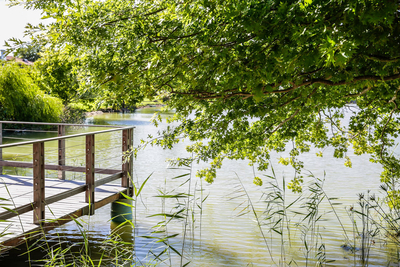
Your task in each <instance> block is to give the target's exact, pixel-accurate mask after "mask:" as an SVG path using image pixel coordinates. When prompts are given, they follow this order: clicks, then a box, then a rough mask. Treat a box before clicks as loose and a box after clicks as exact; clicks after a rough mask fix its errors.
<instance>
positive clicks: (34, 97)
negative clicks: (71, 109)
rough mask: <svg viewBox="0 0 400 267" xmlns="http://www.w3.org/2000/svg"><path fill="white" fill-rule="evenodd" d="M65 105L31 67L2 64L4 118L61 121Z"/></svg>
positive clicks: (0, 108)
mask: <svg viewBox="0 0 400 267" xmlns="http://www.w3.org/2000/svg"><path fill="white" fill-rule="evenodd" d="M62 108H63V106H62V103H61V101H60V99H58V98H56V97H52V96H49V95H47V94H45V93H44V92H42V91H41V90H40V89H39V88H38V86H37V85H36V84H35V83H34V81H33V79H32V78H31V76H30V75H29V70H28V69H26V68H24V67H22V66H19V65H17V64H14V63H6V64H4V65H2V66H0V118H1V120H17V121H42V122H57V121H59V119H60V116H61V113H62Z"/></svg>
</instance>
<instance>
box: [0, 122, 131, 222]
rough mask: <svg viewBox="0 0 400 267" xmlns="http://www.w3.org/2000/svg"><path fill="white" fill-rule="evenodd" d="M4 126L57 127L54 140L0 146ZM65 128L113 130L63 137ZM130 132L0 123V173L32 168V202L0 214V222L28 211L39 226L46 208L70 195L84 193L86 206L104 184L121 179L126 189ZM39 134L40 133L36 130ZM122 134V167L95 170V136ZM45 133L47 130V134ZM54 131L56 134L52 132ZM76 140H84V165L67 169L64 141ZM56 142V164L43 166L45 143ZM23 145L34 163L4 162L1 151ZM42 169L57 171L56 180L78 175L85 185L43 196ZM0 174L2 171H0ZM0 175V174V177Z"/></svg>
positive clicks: (129, 165) (115, 129)
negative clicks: (97, 176) (67, 174)
mask: <svg viewBox="0 0 400 267" xmlns="http://www.w3.org/2000/svg"><path fill="white" fill-rule="evenodd" d="M4 124H27V125H52V126H57V128H58V130H57V134H58V136H57V137H53V138H46V139H39V140H32V141H25V142H18V143H12V144H2V139H3V138H2V130H5V129H2V125H4ZM66 126H79V127H83V126H85V127H108V128H110V127H112V128H114V129H107V130H101V131H94V132H89V133H80V134H73V135H65V127H66ZM133 129H134V127H133V126H132V127H120V126H109V125H82V124H57V123H34V122H11V121H0V171H2V169H1V168H2V167H3V166H10V167H19V168H32V169H33V202H31V203H29V204H26V205H23V206H19V207H17V208H16V209H15V210H14V212H12V211H5V212H2V213H0V220H6V219H9V218H11V217H14V216H17V215H18V214H22V213H26V212H29V211H32V210H33V211H34V212H33V222H34V223H35V224H40V223H41V222H44V220H45V205H49V204H51V203H54V202H57V201H59V200H62V199H65V198H67V197H71V196H73V195H76V194H79V193H82V192H86V193H85V201H86V203H92V204H93V203H94V199H95V195H94V194H95V187H97V186H100V185H104V184H106V183H109V182H112V181H114V180H117V179H121V186H122V187H125V188H129V187H130V186H131V185H130V177H131V174H132V168H133V164H132V161H133V157H132V155H131V154H130V156H126V155H125V154H129V153H128V152H129V151H130V150H131V149H132V146H133ZM25 131H36V132H37V131H38V130H25ZM39 131H40V130H39ZM116 131H121V132H122V148H121V152H122V155H123V159H122V163H121V168H120V169H111V168H96V167H95V160H96V159H95V142H96V141H95V140H96V136H97V135H99V134H103V133H110V132H116ZM47 132H48V131H47ZM53 132H55V131H53ZM76 137H85V157H86V162H85V166H67V165H65V164H66V161H65V155H66V149H67V148H66V147H65V140H66V139H70V138H76ZM51 141H57V142H58V160H57V162H58V164H45V156H46V155H45V149H44V148H45V144H46V143H47V142H51ZM22 145H32V158H33V162H32V163H30V162H24V161H9V160H3V157H2V150H3V149H5V148H9V147H17V146H22ZM45 170H56V171H58V178H59V179H61V180H63V179H65V172H66V171H70V172H81V173H85V175H86V183H85V184H84V185H82V186H79V187H76V188H74V189H70V190H68V191H65V192H62V193H60V194H58V195H54V196H51V197H47V198H46V197H45V186H46V185H45V178H46V177H45ZM1 173H2V172H1ZM1 173H0V174H1ZM96 173H97V174H107V175H108V176H107V177H104V178H101V179H99V180H96V181H95V174H96ZM89 207H90V211H89V213H90V214H93V213H94V205H89Z"/></svg>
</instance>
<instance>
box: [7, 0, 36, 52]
mask: <svg viewBox="0 0 400 267" xmlns="http://www.w3.org/2000/svg"><path fill="white" fill-rule="evenodd" d="M7 4H8V1H6V0H0V49H5V46H4V41H6V40H8V39H9V38H11V37H16V38H19V39H22V40H25V41H29V38H23V35H24V30H25V26H26V24H27V23H31V24H33V25H37V24H39V23H40V18H41V11H40V10H26V9H23V8H22V7H20V6H15V7H11V8H9V7H8V6H7Z"/></svg>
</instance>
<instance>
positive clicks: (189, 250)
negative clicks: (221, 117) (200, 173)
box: [0, 108, 398, 266]
mask: <svg viewBox="0 0 400 267" xmlns="http://www.w3.org/2000/svg"><path fill="white" fill-rule="evenodd" d="M155 111H158V108H144V109H139V110H137V111H136V112H135V113H130V114H119V113H104V114H99V115H95V116H93V117H89V118H88V119H87V123H90V124H110V125H129V126H131V125H134V126H136V129H135V131H134V145H135V146H137V145H139V144H140V140H141V139H146V138H147V136H148V135H149V134H150V135H153V136H157V131H158V129H157V128H156V127H154V126H153V125H152V124H151V123H150V122H149V120H150V118H151V117H152V116H153V113H154V112H155ZM170 115H171V114H170V113H162V116H164V117H167V116H170ZM164 126H165V125H164V124H161V125H160V127H164ZM90 130H93V129H90ZM82 131H88V129H81V128H72V129H68V128H67V134H71V133H76V132H82ZM118 134H119V133H118ZM118 134H117V133H112V134H104V137H101V140H102V142H99V144H98V145H97V146H96V151H97V153H99V157H100V158H99V159H98V160H97V159H96V160H97V161H96V162H99V164H102V165H101V166H102V167H103V166H116V165H118V164H120V162H121V152H120V136H119V135H118ZM50 136H53V135H51V134H42V133H41V134H39V133H35V134H33V133H30V134H27V133H8V134H6V137H8V138H9V139H5V142H15V141H21V139H11V138H44V137H50ZM81 141H82V142H83V139H82V140H81ZM81 141H80V140H75V141H74V142H75V143H72V141H71V143H67V145H66V146H67V147H72V146H76V150H74V151H73V152H70V153H71V154H67V155H66V157H67V164H68V161H69V162H71V163H74V164H83V162H84V161H83V159H82V160H80V159H79V155H80V154H82V151H81V150H80V149H81V148H80V145H82V147H83V143H82V144H80V142H81ZM186 145H188V143H187V142H186V141H185V142H181V143H179V144H177V145H176V146H175V147H174V148H173V149H171V150H163V149H161V148H159V147H152V146H148V147H146V149H144V150H142V151H140V152H139V153H138V156H137V159H136V160H135V161H134V171H133V177H132V179H133V181H134V182H135V183H136V184H137V185H141V184H142V183H143V182H144V181H145V180H146V178H147V177H149V176H150V178H149V180H148V181H147V183H146V184H145V185H144V187H143V191H142V193H141V194H140V196H139V198H138V199H137V201H136V203H135V207H136V208H135V214H136V221H135V225H136V227H135V229H132V227H125V228H124V230H119V233H120V234H121V239H122V240H125V241H126V242H132V241H133V240H134V241H135V244H134V251H135V257H136V260H137V261H140V262H141V263H142V264H143V265H145V264H151V263H153V262H154V259H155V256H156V255H158V254H160V253H161V255H160V259H162V260H163V261H162V262H161V263H160V262H159V264H160V266H179V265H180V264H181V257H180V256H179V255H178V254H177V253H176V252H179V253H180V254H182V253H183V260H182V263H183V264H185V263H187V262H190V263H189V265H188V266H274V265H275V266H286V265H289V263H290V262H291V261H292V263H290V264H291V265H292V266H308V265H309V266H314V265H315V262H316V261H317V259H319V260H320V261H322V262H324V261H325V262H326V265H327V266H354V265H355V266H362V263H360V262H359V261H358V257H359V254H360V252H359V251H358V249H359V247H360V244H361V243H360V242H361V240H362V235H363V234H362V225H361V219H360V218H359V216H357V214H356V213H354V212H352V211H351V210H360V207H359V205H358V204H357V202H358V200H359V195H358V194H359V193H364V194H365V196H367V195H374V194H376V195H377V196H379V197H383V195H382V193H381V192H380V190H379V185H380V182H379V175H380V172H381V171H382V169H381V166H380V165H378V164H373V163H370V162H369V157H368V156H365V155H364V156H355V155H353V154H352V153H349V154H348V156H349V157H350V158H351V160H352V163H353V164H352V168H347V167H345V166H344V159H336V158H333V156H332V155H333V150H330V149H326V150H325V151H324V157H322V158H320V157H316V155H315V153H316V152H318V151H310V152H309V153H306V154H304V155H302V156H301V159H302V161H303V162H304V173H305V178H304V180H305V184H306V187H307V185H309V184H312V183H313V182H315V181H316V180H315V178H313V177H307V174H308V173H309V174H312V175H313V176H314V177H316V178H320V179H324V181H323V187H322V188H323V191H321V190H320V189H318V190H319V191H318V192H319V195H318V197H319V198H318V199H315V198H314V200H315V201H314V202H313V205H314V206H313V207H316V206H318V213H317V214H312V215H310V216H309V217H307V218H306V219H305V220H304V218H305V216H306V215H305V214H308V213H309V212H310V209H308V210H307V205H309V206H308V207H311V206H310V205H311V204H312V203H311V202H310V199H308V200H307V199H306V198H305V197H306V196H308V195H310V194H311V193H310V192H309V191H308V190H305V192H304V198H303V199H300V200H298V202H296V203H295V204H293V205H292V206H290V203H291V202H292V201H294V200H296V199H297V198H298V197H299V195H297V194H293V193H291V192H289V191H288V190H286V191H285V190H282V188H284V186H283V181H285V182H286V183H287V182H289V181H290V180H291V179H292V178H293V175H294V171H293V169H292V168H291V167H288V166H283V165H280V164H278V160H279V157H280V156H283V157H285V156H286V157H288V156H289V155H288V153H286V154H285V153H281V154H273V155H272V156H271V166H272V167H273V169H274V172H272V170H271V169H270V170H268V171H266V172H258V171H256V170H253V167H251V166H249V165H248V163H247V162H245V161H228V160H227V161H224V164H223V167H222V169H220V170H219V171H218V172H217V178H216V180H215V182H214V183H213V184H207V183H205V182H204V181H201V180H199V178H197V177H196V176H195V172H196V170H198V169H200V168H202V167H206V166H207V164H206V163H202V164H200V165H193V166H191V168H185V169H176V168H170V166H169V164H168V162H166V160H167V159H171V158H175V157H180V158H182V157H187V156H190V155H188V153H187V152H186V151H185V146H186ZM55 148H56V144H53V145H49V146H48V147H46V149H48V150H49V151H50V150H52V149H53V150H54V149H55ZM29 153H30V152H29V149H28V148H19V149H18V150H17V151H15V150H14V151H11V150H8V151H4V156H3V157H4V158H5V159H16V160H19V159H18V158H24V159H27V160H29ZM96 157H97V156H96ZM52 160H53V161H54V159H51V157H50V158H49V159H48V161H49V162H50V161H52ZM99 166H100V165H99ZM6 172H7V173H9V174H16V173H17V174H18V175H28V174H29V172H28V171H26V170H15V169H11V168H10V169H6ZM48 175H49V176H51V175H54V176H56V173H55V172H53V173H51V172H49V173H48ZM254 175H256V176H258V177H260V178H262V179H263V183H264V184H263V186H256V185H254V184H253V178H254ZM267 176H274V177H276V179H271V178H268V177H267ZM177 177H178V178H177ZM67 178H68V179H82V178H83V176H76V175H75V176H74V174H70V175H69V176H67ZM189 178H191V179H189ZM188 179H189V180H188ZM269 182H271V183H272V184H273V185H274V186H275V187H273V188H275V191H274V190H273V188H272V189H271V186H270V185H269ZM321 183H322V182H321ZM277 188H279V189H280V190H278V191H277ZM314 189H315V186H314ZM274 192H275V193H274ZM276 192H279V194H280V196H283V197H282V199H281V200H280V199H277V198H275V199H272V198H273V197H274V196H275V197H276V196H277V193H276ZM314 192H315V191H314ZM321 192H323V194H322V193H321ZM188 194H189V196H187V195H188ZM172 195H175V196H176V195H179V196H180V197H178V198H176V197H168V196H172ZM322 196H324V198H323V199H322V200H321V198H322ZM314 197H316V195H315V194H314ZM327 197H329V198H331V201H330V202H329V201H328V199H327ZM307 203H308V204H307ZM310 203H311V204H310ZM332 203H333V204H334V205H333V207H334V209H333V208H332V205H331V204H332ZM288 206H289V207H288ZM185 207H189V209H188V210H186V209H184V208H185ZM285 207H286V208H285ZM110 209H111V208H110V205H107V206H105V207H103V208H101V209H98V210H96V214H95V215H93V216H90V217H88V216H85V217H82V218H81V219H80V221H82V222H83V224H84V225H85V227H84V228H85V229H86V230H87V235H88V236H89V240H90V241H89V243H90V247H91V249H92V250H93V251H101V248H102V247H104V246H105V245H104V243H102V242H103V241H104V240H105V239H107V237H108V236H109V235H110V233H112V232H113V231H115V230H114V229H115V227H116V224H115V223H112V222H111V221H110ZM182 209H183V211H181V210H182ZM179 211H181V213H179ZM300 213H303V215H302V214H300ZM157 214H158V215H157ZM159 214H164V215H167V216H162V215H159ZM171 214H175V215H176V216H175V218H174V219H172V220H171V221H169V222H168V223H167V224H166V222H167V221H168V220H169V219H170V218H171V217H168V216H169V215H171ZM255 214H256V215H257V216H255ZM271 214H274V215H273V216H272V217H271V218H269V215H271ZM154 215H155V216H154ZM181 215H182V216H181ZM312 216H315V218H318V220H317V221H316V222H312V223H308V219H310V218H311V217H312ZM320 216H321V217H320ZM180 217H182V218H180ZM378 217H379V216H378ZM185 218H187V220H186V219H185ZM354 221H355V222H357V226H355V224H354V223H353V222H354ZM274 225H275V227H273V226H274ZM271 227H272V228H274V230H270V229H271ZM369 227H371V229H372V226H369ZM185 230H186V231H185ZM155 232H156V233H155ZM185 232H186V234H184V233H185ZM345 233H346V234H347V237H346V234H345ZM364 233H365V232H364ZM60 235H62V236H65V237H66V239H67V240H68V242H70V243H71V244H73V243H74V242H75V243H76V242H81V241H83V238H82V236H81V234H80V228H79V227H78V226H77V224H76V223H74V222H70V223H67V224H65V225H63V226H62V227H59V228H57V229H55V230H53V231H51V232H50V233H48V234H47V236H46V239H47V240H50V241H48V243H47V244H50V245H54V244H57V242H58V238H59V236H60ZM165 236H170V238H168V239H166V240H163V239H162V238H163V237H165ZM346 238H349V239H351V240H352V242H354V243H353V245H354V246H355V247H356V251H355V253H353V251H352V250H351V249H350V247H349V246H348V244H347V243H348V241H346ZM160 240H161V241H160ZM183 240H185V242H183ZM157 241H158V242H157ZM162 241H164V242H162ZM367 241H368V244H367V246H368V247H369V248H370V250H369V265H368V266H383V265H389V266H391V265H392V264H393V266H394V265H395V264H396V263H397V260H396V253H397V251H398V247H397V246H392V245H390V242H388V240H386V239H382V238H378V237H376V238H375V237H371V236H369V237H368V239H367ZM167 245H168V246H167ZM182 246H184V247H183V249H182ZM127 247H128V248H129V246H127ZM165 248H167V249H165ZM164 250H165V251H166V252H165V253H162V252H163V251H164ZM17 255H18V252H16V251H15V250H14V251H13V252H9V256H8V257H4V258H3V259H0V265H1V266H3V264H6V263H8V262H14V264H13V265H14V266H16V265H15V263H16V262H17V260H18V259H20V260H19V264H20V266H27V265H24V264H26V263H24V261H25V260H26V259H24V258H22V257H18V256H17ZM38 257H40V256H38ZM393 257H394V258H393ZM329 261H333V262H331V263H329ZM2 262H3V263H2ZM131 264H132V262H130V261H129V260H127V262H126V263H124V264H123V265H124V266H131ZM296 264H297V265H296ZM114 265H115V264H114ZM114 265H113V263H110V264H109V266H114ZM4 266H6V265H4ZM138 266H141V265H140V264H138ZM396 266H397V265H396Z"/></svg>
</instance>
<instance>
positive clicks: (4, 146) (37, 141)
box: [0, 126, 135, 148]
mask: <svg viewBox="0 0 400 267" xmlns="http://www.w3.org/2000/svg"><path fill="white" fill-rule="evenodd" d="M123 129H135V126H129V127H121V128H118V129H110V130H102V131H95V132H89V133H81V134H71V135H65V136H59V137H52V138H45V139H38V140H33V141H26V142H18V143H12V144H6V145H0V148H7V147H14V146H24V145H32V144H35V143H41V142H49V141H57V140H62V139H68V138H74V137H81V136H87V135H90V134H101V133H109V132H116V131H121V130H123Z"/></svg>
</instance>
